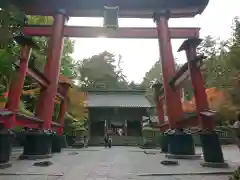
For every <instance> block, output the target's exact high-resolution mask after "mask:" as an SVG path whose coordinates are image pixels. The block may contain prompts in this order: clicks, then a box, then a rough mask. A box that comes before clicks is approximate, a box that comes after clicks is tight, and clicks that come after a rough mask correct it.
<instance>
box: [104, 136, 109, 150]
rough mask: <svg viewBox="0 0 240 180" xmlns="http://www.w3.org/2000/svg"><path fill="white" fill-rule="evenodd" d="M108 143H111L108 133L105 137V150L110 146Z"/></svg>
mask: <svg viewBox="0 0 240 180" xmlns="http://www.w3.org/2000/svg"><path fill="white" fill-rule="evenodd" d="M108 141H109V135H108V133H106V134H105V136H104V146H105V148H106V147H107V146H108Z"/></svg>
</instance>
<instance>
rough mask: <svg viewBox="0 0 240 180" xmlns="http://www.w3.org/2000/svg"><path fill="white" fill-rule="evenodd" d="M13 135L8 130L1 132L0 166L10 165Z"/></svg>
mask: <svg viewBox="0 0 240 180" xmlns="http://www.w3.org/2000/svg"><path fill="white" fill-rule="evenodd" d="M11 140H12V134H11V133H10V132H9V131H8V130H3V131H1V132H0V165H2V167H3V166H4V167H5V166H6V164H8V161H9V159H10V156H11V152H12V143H11Z"/></svg>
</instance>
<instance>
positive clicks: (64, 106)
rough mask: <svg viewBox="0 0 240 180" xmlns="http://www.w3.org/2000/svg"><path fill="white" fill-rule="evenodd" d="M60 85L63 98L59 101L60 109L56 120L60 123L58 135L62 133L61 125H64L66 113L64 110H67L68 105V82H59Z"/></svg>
mask: <svg viewBox="0 0 240 180" xmlns="http://www.w3.org/2000/svg"><path fill="white" fill-rule="evenodd" d="M61 85H62V87H63V88H64V99H63V100H62V101H61V104H60V111H59V114H58V121H57V122H59V124H60V126H61V127H60V128H59V129H58V134H59V135H62V134H63V127H64V120H65V115H66V112H67V107H68V97H67V92H68V89H69V87H70V85H69V84H66V83H64V84H61Z"/></svg>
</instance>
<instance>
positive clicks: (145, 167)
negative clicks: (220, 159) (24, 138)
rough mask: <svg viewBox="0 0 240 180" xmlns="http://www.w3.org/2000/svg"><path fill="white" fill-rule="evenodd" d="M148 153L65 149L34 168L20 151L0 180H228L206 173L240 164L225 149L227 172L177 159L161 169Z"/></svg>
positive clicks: (236, 154) (235, 152)
mask: <svg viewBox="0 0 240 180" xmlns="http://www.w3.org/2000/svg"><path fill="white" fill-rule="evenodd" d="M147 151H154V152H156V154H155V155H154V154H145V153H144V152H143V150H142V149H139V148H137V147H113V148H112V149H105V148H103V147H89V148H87V149H83V150H81V149H65V150H64V151H63V152H62V153H61V154H55V155H54V156H53V158H51V159H49V160H50V161H51V162H52V163H53V164H52V165H50V166H48V167H36V166H33V163H34V162H36V161H29V160H17V158H16V157H17V156H18V155H19V153H20V151H19V150H18V151H17V150H14V152H13V155H12V164H13V166H12V167H11V168H8V169H5V170H0V180H129V179H133V180H157V179H158V180H183V179H184V180H227V179H228V175H216V174H215V175H211V174H208V173H219V172H225V173H226V172H232V171H233V170H234V169H235V168H236V166H237V165H240V156H239V150H238V149H237V148H236V147H234V146H227V147H224V155H225V159H226V160H227V161H228V162H229V163H230V165H231V167H230V168H229V169H213V168H203V167H201V166H200V162H201V161H202V160H179V165H178V166H172V167H169V166H163V165H161V164H160V161H162V160H164V159H165V157H164V154H161V153H160V152H159V150H147ZM197 151H199V152H200V149H197ZM187 173H189V174H192V173H195V175H187Z"/></svg>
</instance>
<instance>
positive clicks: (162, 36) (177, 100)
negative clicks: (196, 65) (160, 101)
mask: <svg viewBox="0 0 240 180" xmlns="http://www.w3.org/2000/svg"><path fill="white" fill-rule="evenodd" d="M169 17H170V12H169V11H167V10H163V11H158V12H156V13H154V15H153V18H154V21H155V22H156V25H157V32H158V40H159V52H160V56H161V62H162V72H163V87H164V96H165V100H166V111H167V114H168V120H169V127H170V129H171V130H172V131H171V134H169V133H167V135H166V136H167V137H166V138H167V139H168V140H167V141H168V142H169V145H168V153H169V154H170V155H173V156H174V157H175V156H176V157H177V156H181V155H187V156H188V155H191V156H192V155H195V149H194V145H193V138H192V136H191V135H188V134H186V133H184V132H183V129H182V127H178V123H177V121H180V120H182V119H183V118H184V113H183V109H182V104H181V95H180V90H175V89H173V88H171V87H170V86H169V81H170V80H171V78H172V77H173V76H174V75H175V73H176V70H175V61H174V58H173V53H172V46H171V39H170V34H169V27H168V19H169Z"/></svg>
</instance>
